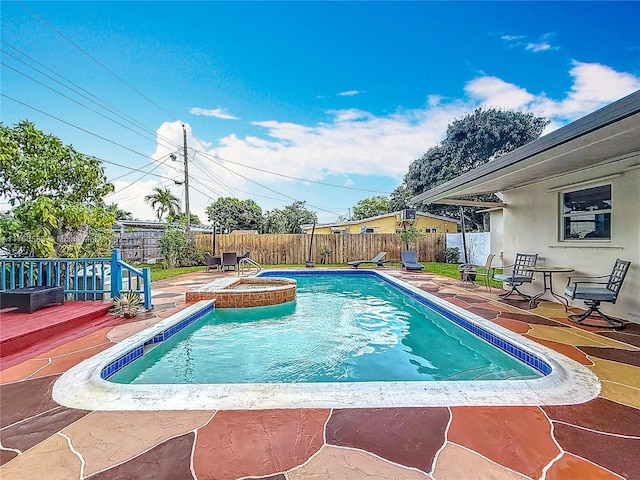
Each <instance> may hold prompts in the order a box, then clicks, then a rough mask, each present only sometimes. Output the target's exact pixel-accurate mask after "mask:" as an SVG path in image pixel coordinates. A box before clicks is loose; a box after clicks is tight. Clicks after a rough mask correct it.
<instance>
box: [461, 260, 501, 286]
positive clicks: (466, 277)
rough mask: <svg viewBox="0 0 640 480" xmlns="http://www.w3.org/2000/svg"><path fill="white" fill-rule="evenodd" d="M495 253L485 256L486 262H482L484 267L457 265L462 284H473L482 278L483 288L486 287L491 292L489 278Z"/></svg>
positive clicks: (468, 264) (466, 264)
mask: <svg viewBox="0 0 640 480" xmlns="http://www.w3.org/2000/svg"><path fill="white" fill-rule="evenodd" d="M495 256H496V255H495V253H490V254H489V256H487V260H486V262H484V267H481V266H478V265H474V264H472V263H462V264H460V265H458V271H459V272H460V276H461V279H462V284H463V285H466V284H472V285H473V284H474V282H475V280H476V278H478V277H482V278H483V279H484V280H483V282H484V286H485V287H487V290H489V291H491V285H490V283H491V282H490V277H491V274H492V270H491V264H492V263H493V257H495Z"/></svg>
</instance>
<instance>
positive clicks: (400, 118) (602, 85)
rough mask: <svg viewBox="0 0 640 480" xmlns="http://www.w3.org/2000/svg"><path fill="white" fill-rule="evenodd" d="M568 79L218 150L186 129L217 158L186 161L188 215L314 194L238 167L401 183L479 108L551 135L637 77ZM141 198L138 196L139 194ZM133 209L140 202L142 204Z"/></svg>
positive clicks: (250, 139)
mask: <svg viewBox="0 0 640 480" xmlns="http://www.w3.org/2000/svg"><path fill="white" fill-rule="evenodd" d="M568 73H569V75H570V77H571V78H572V79H573V82H572V85H571V88H570V89H569V91H568V92H567V93H566V95H565V96H564V97H563V98H558V99H553V98H550V97H549V96H548V95H546V94H545V93H544V92H538V93H535V92H530V91H528V90H527V89H526V88H524V87H523V86H520V85H515V84H513V83H510V82H508V81H506V80H504V79H501V78H498V77H495V76H489V75H483V76H480V77H478V78H476V79H473V80H471V81H469V82H468V83H467V84H466V85H465V87H464V92H465V96H464V98H463V99H460V100H450V99H449V100H445V99H443V98H442V97H440V96H438V95H429V96H427V97H426V98H425V105H424V106H423V107H422V108H417V109H411V110H399V111H396V112H394V113H392V114H389V115H384V116H378V115H374V114H373V113H371V112H367V111H363V110H357V109H346V110H337V111H329V112H326V113H327V115H329V116H330V119H329V120H328V121H325V122H322V123H316V124H311V125H304V124H298V123H292V122H283V121H280V120H278V119H267V120H262V121H256V122H254V123H253V125H254V126H257V127H261V128H262V129H263V130H264V134H263V135H259V136H258V135H252V136H248V135H247V136H239V135H237V134H232V135H228V136H226V137H224V138H221V139H219V140H218V141H217V144H216V146H215V147H211V146H210V145H208V144H206V143H205V142H203V141H202V140H201V139H197V138H195V137H193V135H192V133H191V130H190V127H189V126H188V125H187V137H188V145H189V147H190V148H194V149H196V150H199V151H208V152H209V153H210V154H215V155H217V156H218V160H216V161H214V160H212V159H210V158H206V157H205V156H203V155H201V154H197V155H195V158H193V160H190V167H189V170H190V178H192V179H193V180H192V184H193V187H194V188H193V189H192V190H191V191H190V193H191V195H190V198H191V205H192V211H194V213H197V214H198V215H199V216H200V218H201V219H203V220H206V217H205V216H204V208H205V207H206V205H207V204H209V203H211V201H212V200H213V199H215V198H217V197H218V196H220V195H222V196H234V197H239V198H248V197H253V198H255V200H256V201H258V203H259V204H261V202H262V201H263V200H262V199H261V198H260V197H259V196H257V195H256V194H257V193H258V194H263V195H266V196H270V197H276V198H277V197H278V194H277V193H278V192H282V193H286V194H289V195H291V196H301V197H302V199H304V197H305V196H306V195H307V194H306V193H304V192H306V189H308V188H315V187H314V186H312V185H306V186H302V185H301V184H299V183H297V184H296V185H295V186H296V188H298V190H297V194H296V193H292V190H291V189H290V188H289V187H288V185H292V184H291V182H292V180H288V179H284V178H282V177H279V176H277V175H273V174H270V173H265V172H264V171H257V170H255V169H250V168H246V167H243V166H240V165H238V164H243V165H247V166H250V167H254V168H258V169H261V170H266V171H269V172H277V173H280V174H284V175H288V176H292V177H298V178H304V179H308V180H323V179H326V178H327V177H328V176H332V175H338V176H345V177H347V180H346V181H345V185H349V184H350V180H349V176H351V175H362V176H367V175H376V176H379V177H387V178H390V179H393V181H394V182H397V183H399V182H400V181H401V179H402V176H403V175H404V174H405V173H406V172H407V169H408V166H409V164H410V163H411V162H413V161H414V160H415V159H416V158H418V157H419V156H420V155H422V154H423V153H424V152H425V151H426V150H427V149H428V148H430V147H432V146H434V145H436V144H437V143H438V142H439V141H440V140H441V139H442V138H443V137H444V135H445V133H446V128H447V126H448V125H449V124H450V123H451V122H452V121H453V120H455V119H456V118H461V117H462V116H464V115H465V114H467V113H470V112H471V111H473V110H474V109H475V108H477V107H481V106H486V107H500V108H507V109H517V110H521V111H525V112H533V113H535V114H538V115H543V116H545V117H547V118H549V119H550V120H551V125H550V126H549V127H547V132H548V131H551V130H553V129H556V128H558V127H560V126H562V125H564V124H566V123H568V122H570V121H572V120H575V119H577V118H579V117H581V116H584V115H585V114H587V113H590V112H592V111H594V110H596V109H598V108H600V107H602V106H604V105H606V104H608V103H610V102H612V101H614V100H616V99H618V98H621V97H623V96H625V95H627V94H629V93H631V92H633V91H635V90H638V89H640V78H638V77H636V76H634V75H631V74H629V73H624V72H617V71H615V70H613V69H612V68H610V67H607V66H604V65H600V64H595V63H591V64H589V63H583V62H577V61H576V62H574V63H573V65H572V67H571V69H570V71H569V72H568ZM158 136H159V138H161V137H162V138H166V139H169V140H171V141H172V142H173V144H175V145H181V144H182V125H181V123H180V122H173V123H169V122H167V123H165V124H163V125H162V126H161V127H160V128H159V129H158ZM165 143H166V141H165ZM171 148H176V150H174V151H178V150H177V149H178V148H179V147H160V146H159V147H158V149H157V151H156V152H155V153H154V158H156V159H160V158H162V157H163V156H166V155H167V154H169V153H171ZM179 157H180V155H179ZM232 162H233V163H232ZM175 163H176V164H175V165H173V166H172V167H173V168H178V167H180V165H179V162H175ZM172 167H166V166H163V167H161V168H162V169H164V172H165V173H164V174H166V175H167V176H169V177H170V178H175V177H179V173H177V172H176V171H175V170H172ZM180 168H181V167H180ZM251 181H254V182H258V183H259V184H261V185H265V186H267V187H269V186H270V188H272V189H273V190H275V192H274V191H271V192H270V191H265V190H263V189H261V188H260V187H258V186H257V185H256V184H254V183H251ZM291 188H293V185H292V186H291ZM196 189H197V190H199V191H196ZM140 190H142V188H141V189H140ZM248 191H251V192H253V193H248ZM143 196H144V195H143V192H140V193H139V195H138V197H143ZM334 198H335V199H337V198H338V196H336V197H332V199H334ZM136 203H141V202H140V200H139V198H137V199H136ZM285 203H290V201H289V200H287V199H283V200H282V204H285ZM279 206H280V205H278V207H279ZM270 208H271V207H270ZM144 217H145V218H152V217H153V215H152V212H151V211H150V210H149V214H147V215H146V216H144ZM140 218H143V217H142V216H141V217H140Z"/></svg>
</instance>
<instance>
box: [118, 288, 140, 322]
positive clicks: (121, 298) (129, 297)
mask: <svg viewBox="0 0 640 480" xmlns="http://www.w3.org/2000/svg"><path fill="white" fill-rule="evenodd" d="M142 310H144V306H143V304H142V299H141V298H140V294H139V293H136V292H133V291H131V290H129V291H128V292H120V295H118V296H117V297H114V299H113V307H111V311H110V313H111V314H113V315H118V316H120V317H125V318H133V317H135V316H137V315H138V314H139V313H140V312H142Z"/></svg>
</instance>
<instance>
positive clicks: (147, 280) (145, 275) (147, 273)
mask: <svg viewBox="0 0 640 480" xmlns="http://www.w3.org/2000/svg"><path fill="white" fill-rule="evenodd" d="M142 282H143V283H144V308H145V310H149V309H151V308H153V305H151V269H150V268H149V267H145V268H143V269H142Z"/></svg>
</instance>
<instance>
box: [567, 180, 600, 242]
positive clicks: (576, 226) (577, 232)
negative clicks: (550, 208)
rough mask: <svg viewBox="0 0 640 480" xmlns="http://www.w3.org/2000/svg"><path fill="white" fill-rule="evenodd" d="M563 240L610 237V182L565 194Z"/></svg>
mask: <svg viewBox="0 0 640 480" xmlns="http://www.w3.org/2000/svg"><path fill="white" fill-rule="evenodd" d="M562 240H611V185H603V186H600V187H593V188H586V189H584V190H575V191H573V192H565V193H563V194H562Z"/></svg>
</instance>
